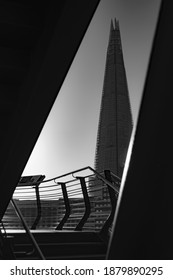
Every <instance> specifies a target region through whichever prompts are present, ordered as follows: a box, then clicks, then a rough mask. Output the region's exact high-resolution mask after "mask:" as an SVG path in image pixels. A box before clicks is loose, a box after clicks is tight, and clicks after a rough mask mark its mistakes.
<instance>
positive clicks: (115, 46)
mask: <svg viewBox="0 0 173 280" xmlns="http://www.w3.org/2000/svg"><path fill="white" fill-rule="evenodd" d="M131 131H132V114H131V107H130V100H129V93H128V85H127V79H126V71H125V66H124V59H123V51H122V44H121V36H120V29H119V22H118V21H117V20H116V19H115V21H114V24H113V21H111V27H110V35H109V43H108V49H107V57H106V67H105V76H104V83H103V93H102V101H101V109H100V119H99V126H98V134H97V144H96V154H95V169H96V170H97V171H98V172H102V171H103V170H105V169H107V170H111V171H112V172H113V173H114V174H115V175H117V176H119V177H121V176H122V172H123V168H124V163H125V159H126V154H127V149H128V145H129V140H130V136H131Z"/></svg>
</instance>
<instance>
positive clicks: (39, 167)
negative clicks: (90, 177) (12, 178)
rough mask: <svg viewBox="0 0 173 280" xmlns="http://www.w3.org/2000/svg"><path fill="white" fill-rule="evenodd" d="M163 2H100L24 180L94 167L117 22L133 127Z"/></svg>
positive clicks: (111, 0) (104, 0) (117, 0)
mask: <svg viewBox="0 0 173 280" xmlns="http://www.w3.org/2000/svg"><path fill="white" fill-rule="evenodd" d="M160 2H161V1H160V0H145V1H143V0H130V1H129V0H102V1H101V2H100V4H99V6H98V8H97V11H96V13H95V15H94V17H93V19H92V21H91V23H90V26H89V27H88V30H87V32H86V35H85V37H84V39H83V41H82V43H81V46H80V48H79V50H78V52H77V54H76V56H75V59H74V61H73V63H72V65H71V67H70V69H69V72H68V74H67V76H66V79H65V81H64V83H63V85H62V87H61V90H60V92H59V94H58V96H57V99H56V101H55V103H54V106H53V107H52V110H51V112H50V114H49V116H48V118H47V121H46V123H45V125H44V127H43V130H42V132H41V134H40V136H39V138H38V141H37V143H36V145H35V147H34V149H33V152H32V154H31V156H30V158H29V161H28V163H27V165H26V167H25V169H24V172H23V174H22V175H23V176H26V175H35V174H43V175H46V179H49V178H52V177H55V176H59V175H62V174H64V173H67V172H70V171H73V170H75V169H79V168H82V167H85V166H88V165H89V166H91V167H94V157H95V148H96V137H97V128H98V120H99V112H100V103H101V96H102V87H103V78H104V70H105V61H106V51H107V46H108V39H109V30H110V23H111V19H114V18H116V19H117V20H119V24H120V32H121V39H122V47H123V54H124V62H125V68H126V74H127V81H128V87H129V95H130V101H131V107H132V115H133V121H134V124H135V122H136V119H137V114H138V111H139V106H140V101H141V97H142V91H143V85H144V82H145V76H146V71H147V66H148V61H149V56H150V52H151V46H152V42H153V37H154V32H155V28H156V23H157V18H158V13H159V7H160Z"/></svg>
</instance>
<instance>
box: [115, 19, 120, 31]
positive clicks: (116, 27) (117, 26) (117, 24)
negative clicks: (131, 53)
mask: <svg viewBox="0 0 173 280" xmlns="http://www.w3.org/2000/svg"><path fill="white" fill-rule="evenodd" d="M115 29H119V21H118V20H117V19H116V18H115Z"/></svg>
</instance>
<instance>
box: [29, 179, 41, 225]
mask: <svg viewBox="0 0 173 280" xmlns="http://www.w3.org/2000/svg"><path fill="white" fill-rule="evenodd" d="M39 185H40V183H39V184H36V185H35V194H36V202H37V217H36V219H35V221H34V223H33V225H32V226H31V229H36V227H37V225H38V223H39V221H40V218H41V201H40V193H39Z"/></svg>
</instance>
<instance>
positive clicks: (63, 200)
mask: <svg viewBox="0 0 173 280" xmlns="http://www.w3.org/2000/svg"><path fill="white" fill-rule="evenodd" d="M44 178H45V176H42V175H38V176H27V177H22V178H21V180H20V181H19V184H18V187H17V188H16V191H15V193H14V195H13V200H12V203H10V205H9V207H8V208H7V211H6V213H5V215H4V218H3V225H4V227H5V230H4V232H5V234H6V240H8V244H9V247H10V248H11V252H12V254H11V256H9V259H10V258H12V259H13V258H15V259H18V260H22V259H52V260H53V259H61V260H63V259H77V260H79V259H88V260H89V259H105V256H106V252H107V246H108V241H109V236H110V228H111V225H112V220H113V217H114V212H115V207H116V199H117V195H118V189H119V184H120V179H119V178H118V177H117V176H114V174H112V173H111V172H110V171H108V170H107V171H105V172H104V173H97V172H96V171H95V170H94V169H92V168H91V167H85V168H83V169H79V170H75V171H72V172H70V173H68V174H64V175H61V176H58V177H55V178H53V179H50V180H44ZM53 182H54V184H53ZM34 197H35V199H34ZM45 197H46V201H45ZM34 205H35V206H34ZM13 207H14V208H13ZM14 209H15V211H14ZM34 213H35V217H34ZM19 218H20V220H19ZM23 228H24V229H23Z"/></svg>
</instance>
